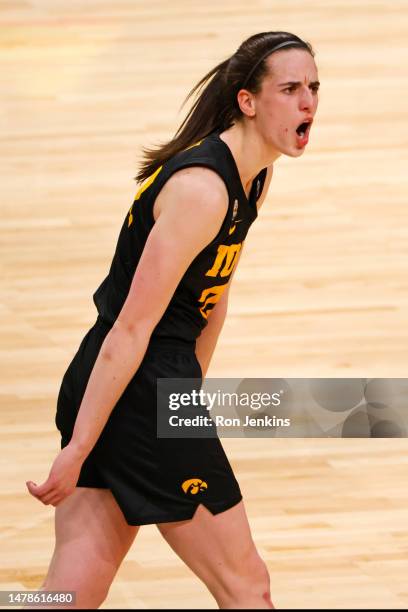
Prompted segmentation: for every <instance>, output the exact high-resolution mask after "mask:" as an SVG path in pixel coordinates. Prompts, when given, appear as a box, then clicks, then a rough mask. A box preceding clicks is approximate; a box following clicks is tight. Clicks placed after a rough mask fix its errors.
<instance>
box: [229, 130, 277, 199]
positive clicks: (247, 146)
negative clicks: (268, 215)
mask: <svg viewBox="0 0 408 612" xmlns="http://www.w3.org/2000/svg"><path fill="white" fill-rule="evenodd" d="M220 138H221V139H222V140H223V141H224V142H225V144H226V145H228V147H229V148H230V149H231V153H232V155H233V157H234V159H235V163H236V165H237V168H238V172H239V175H240V178H241V182H242V185H243V187H244V191H245V193H246V195H247V196H248V195H249V192H250V190H251V185H252V181H253V180H254V178H255V177H256V175H257V174H259V172H260V171H261V170H262V168H266V167H267V166H270V165H271V164H273V162H274V161H275V160H276V159H278V157H280V155H281V153H280V152H279V151H277V150H273V151H271V150H270V147H267V146H266V145H265V143H264V141H263V140H262V138H261V137H260V136H259V134H258V133H257V132H256V131H255V129H254V128H253V127H252V124H251V123H244V122H237V123H234V125H233V126H232V127H230V128H228V129H227V130H225V131H224V132H221V134H220Z"/></svg>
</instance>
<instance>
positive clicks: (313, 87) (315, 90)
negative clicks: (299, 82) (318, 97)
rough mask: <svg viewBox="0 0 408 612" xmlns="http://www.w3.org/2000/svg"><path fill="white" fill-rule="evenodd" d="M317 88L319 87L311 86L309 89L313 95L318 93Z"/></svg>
mask: <svg viewBox="0 0 408 612" xmlns="http://www.w3.org/2000/svg"><path fill="white" fill-rule="evenodd" d="M319 87H320V85H312V86H311V88H310V89H311V90H312V91H313V93H317V92H318V91H319Z"/></svg>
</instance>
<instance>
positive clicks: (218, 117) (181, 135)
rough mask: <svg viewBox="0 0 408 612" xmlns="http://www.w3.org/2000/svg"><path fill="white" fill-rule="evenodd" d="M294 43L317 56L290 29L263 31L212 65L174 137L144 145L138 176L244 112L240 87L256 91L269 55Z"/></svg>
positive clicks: (144, 175)
mask: <svg viewBox="0 0 408 612" xmlns="http://www.w3.org/2000/svg"><path fill="white" fill-rule="evenodd" d="M292 47H301V48H303V49H305V50H306V51H308V52H309V53H310V54H311V55H312V57H313V56H314V52H313V49H312V47H311V45H310V44H309V43H308V42H305V41H303V40H302V39H301V38H299V37H298V36H295V34H290V33H289V32H261V33H260V34H254V35H253V36H250V37H249V38H247V40H245V41H244V42H243V43H242V44H241V46H240V47H239V48H238V49H237V51H236V52H235V53H234V55H232V56H231V57H229V58H228V59H226V60H224V61H223V62H221V63H220V64H218V65H217V66H215V67H214V68H212V70H210V72H208V73H207V74H206V75H205V76H204V77H203V78H202V79H201V80H200V81H199V82H198V83H197V84H196V85H195V86H194V87H193V89H192V90H191V91H190V93H189V94H188V95H187V97H186V99H185V100H184V102H183V104H182V107H183V106H184V104H185V103H186V102H187V100H189V99H190V98H191V96H192V95H193V94H195V93H197V94H198V92H200V91H201V93H200V94H199V95H197V98H196V100H195V102H194V103H193V105H192V106H191V108H190V110H189V112H188V113H187V116H186V117H185V119H184V121H183V122H182V124H181V125H180V127H179V128H178V130H177V132H176V134H175V135H174V137H173V138H172V139H171V140H170V141H169V142H167V143H165V144H163V145H161V146H159V147H158V148H155V149H147V148H144V149H143V157H144V160H143V161H142V163H141V164H140V170H139V172H138V174H137V176H136V180H137V181H140V182H141V181H144V180H145V179H146V178H148V177H149V176H150V175H151V174H153V173H154V172H155V171H156V170H157V169H158V168H159V167H160V166H161V165H162V164H164V163H165V162H166V161H167V160H169V159H170V158H171V157H173V155H176V153H179V152H180V151H183V150H184V149H186V148H187V147H189V146H190V145H192V144H194V143H195V142H197V141H198V140H201V139H202V138H205V137H206V136H208V134H210V133H211V132H213V131H215V130H217V129H221V130H226V129H227V128H229V127H230V126H231V125H232V124H233V123H234V121H236V120H237V119H239V118H240V116H241V115H242V112H241V110H240V108H239V105H238V101H237V93H238V91H239V90H240V89H243V88H245V89H247V90H248V91H251V92H252V93H257V92H258V91H259V90H260V88H261V85H262V79H263V77H264V76H265V74H266V73H267V66H266V62H265V60H266V58H267V57H269V55H270V54H271V53H273V52H274V51H278V50H280V49H283V48H284V49H290V48H292Z"/></svg>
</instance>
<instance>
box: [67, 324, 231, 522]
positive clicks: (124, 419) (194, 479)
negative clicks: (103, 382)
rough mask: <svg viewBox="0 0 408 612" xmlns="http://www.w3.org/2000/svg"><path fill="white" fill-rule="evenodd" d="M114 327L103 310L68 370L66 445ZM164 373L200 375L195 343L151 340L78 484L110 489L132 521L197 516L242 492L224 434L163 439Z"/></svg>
mask: <svg viewBox="0 0 408 612" xmlns="http://www.w3.org/2000/svg"><path fill="white" fill-rule="evenodd" d="M108 331H109V326H108V325H107V324H106V323H105V322H104V321H103V320H102V319H101V318H100V317H98V319H97V321H96V323H95V325H94V326H93V327H92V328H91V329H90V330H89V331H88V333H87V334H86V335H85V337H84V338H83V340H82V342H81V344H80V346H79V349H78V351H77V353H76V355H75V356H74V358H73V360H72V361H71V363H70V365H69V367H68V369H67V371H66V372H65V374H64V377H63V380H62V383H61V388H60V391H59V395H58V402H57V412H56V417H55V423H56V426H57V428H58V430H59V431H60V433H61V448H63V447H64V446H66V445H67V444H68V442H69V441H70V439H71V436H72V431H73V428H74V424H75V419H76V415H77V413H78V410H79V406H80V403H81V399H82V396H83V394H84V392H85V388H86V385H87V382H88V379H89V376H90V373H91V371H92V368H93V365H94V363H95V360H96V358H97V356H98V353H99V350H100V347H101V345H102V343H103V340H104V338H105V336H106V334H107V333H108ZM157 378H201V369H200V365H199V363H198V361H197V358H196V355H195V344H194V343H188V342H184V341H182V340H179V341H178V340H159V339H155V340H152V341H151V343H150V344H149V347H148V349H147V351H146V354H145V356H144V358H143V361H142V363H141V364H140V367H139V369H138V370H137V372H136V374H135V375H134V376H133V378H132V379H131V380H130V382H129V384H128V386H127V387H126V389H125V391H124V393H123V394H122V396H121V397H120V399H119V400H118V402H117V403H116V405H115V407H114V409H113V411H112V413H111V414H110V416H109V419H108V421H107V423H106V425H105V427H104V429H103V431H102V433H101V435H100V437H99V439H98V441H97V443H96V445H95V446H94V448H93V449H92V451H91V452H90V454H89V455H88V457H87V458H86V460H85V461H84V463H83V465H82V469H81V473H80V476H79V480H78V483H77V486H78V487H97V488H107V489H110V490H111V491H112V494H113V496H114V497H115V499H116V501H117V503H118V505H119V507H120V508H121V510H122V512H123V514H124V516H125V519H126V521H127V523H128V524H129V525H147V524H151V523H165V522H170V521H181V520H186V519H191V518H192V517H193V516H194V513H195V511H196V509H197V507H198V506H199V504H203V505H204V506H205V507H206V508H207V509H208V510H210V511H211V512H212V513H213V514H218V513H220V512H223V511H225V510H227V509H229V508H231V507H232V506H234V505H235V504H237V503H238V502H239V501H241V499H242V495H241V491H240V488H239V485H238V482H237V480H236V478H235V476H234V473H233V470H232V468H231V465H230V463H229V461H228V459H227V457H226V454H225V452H224V449H223V447H222V445H221V441H220V440H219V438H218V437H212V438H158V436H157V406H156V397H157V389H156V380H157Z"/></svg>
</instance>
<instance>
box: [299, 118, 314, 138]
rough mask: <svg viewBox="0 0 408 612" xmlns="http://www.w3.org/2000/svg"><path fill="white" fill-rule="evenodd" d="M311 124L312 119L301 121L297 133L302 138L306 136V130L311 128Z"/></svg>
mask: <svg viewBox="0 0 408 612" xmlns="http://www.w3.org/2000/svg"><path fill="white" fill-rule="evenodd" d="M311 124H312V122H311V121H304V122H303V123H301V124H300V125H299V127H298V128H296V133H297V135H298V136H300V138H304V136H305V134H306V132H307V131H308V130H309V128H310V126H311Z"/></svg>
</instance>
